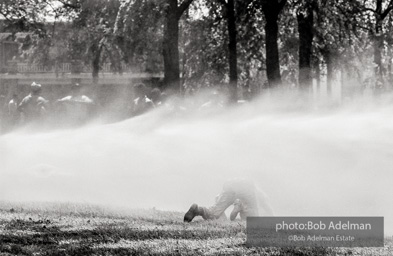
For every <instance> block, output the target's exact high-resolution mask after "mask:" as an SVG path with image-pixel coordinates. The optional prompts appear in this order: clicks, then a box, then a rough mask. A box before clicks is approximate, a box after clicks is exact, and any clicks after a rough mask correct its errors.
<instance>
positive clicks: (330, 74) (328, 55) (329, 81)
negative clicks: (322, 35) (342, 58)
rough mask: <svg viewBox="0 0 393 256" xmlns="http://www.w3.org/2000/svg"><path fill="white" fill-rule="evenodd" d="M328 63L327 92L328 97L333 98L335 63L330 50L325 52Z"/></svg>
mask: <svg viewBox="0 0 393 256" xmlns="http://www.w3.org/2000/svg"><path fill="white" fill-rule="evenodd" d="M325 62H326V90H327V95H328V96H332V80H333V61H332V56H331V52H330V50H327V51H326V52H325Z"/></svg>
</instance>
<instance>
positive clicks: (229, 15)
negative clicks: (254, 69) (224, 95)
mask: <svg viewBox="0 0 393 256" xmlns="http://www.w3.org/2000/svg"><path fill="white" fill-rule="evenodd" d="M220 3H221V4H222V5H223V7H224V10H225V13H226V20H227V30H228V39H229V43H228V52H229V58H228V62H229V88H228V89H229V97H230V101H231V102H236V101H237V39H236V34H237V32H236V13H235V0H227V1H225V0H220Z"/></svg>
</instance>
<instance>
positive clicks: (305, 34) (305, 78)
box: [297, 6, 314, 91]
mask: <svg viewBox="0 0 393 256" xmlns="http://www.w3.org/2000/svg"><path fill="white" fill-rule="evenodd" d="M297 21H298V31H299V87H300V89H302V90H304V91H310V89H311V88H312V77H311V55H312V41H313V36H314V35H313V21H314V15H313V10H312V9H311V6H309V7H308V8H307V14H306V15H304V14H303V13H299V14H298V15H297Z"/></svg>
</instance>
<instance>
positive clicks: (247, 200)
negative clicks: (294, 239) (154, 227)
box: [184, 179, 273, 222]
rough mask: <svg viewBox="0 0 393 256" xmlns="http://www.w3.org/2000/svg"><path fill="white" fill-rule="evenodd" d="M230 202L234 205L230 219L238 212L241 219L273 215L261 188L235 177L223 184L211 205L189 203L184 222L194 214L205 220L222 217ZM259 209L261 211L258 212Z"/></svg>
mask: <svg viewBox="0 0 393 256" xmlns="http://www.w3.org/2000/svg"><path fill="white" fill-rule="evenodd" d="M232 204H233V205H234V207H233V210H232V212H231V214H230V220H235V219H236V216H237V215H238V214H239V213H240V218H241V219H242V220H245V219H246V217H247V216H259V215H260V214H263V215H264V216H272V215H273V210H272V208H271V206H270V204H269V202H268V198H267V196H266V195H265V193H263V191H262V190H260V189H259V188H257V187H256V186H255V184H254V183H253V182H251V181H248V180H245V179H235V180H230V181H227V182H226V183H225V184H224V186H223V190H222V192H221V193H220V194H219V195H218V197H217V199H216V203H215V204H214V205H213V206H211V207H209V208H207V207H202V206H198V205H197V204H193V205H191V207H190V209H189V210H188V212H187V213H186V214H185V215H184V222H191V221H192V220H193V219H194V217H196V216H202V218H203V219H205V220H213V219H218V218H222V216H223V215H224V214H225V213H224V212H225V210H226V209H227V208H228V207H229V206H231V205H232ZM259 209H261V210H262V211H261V212H260V211H259Z"/></svg>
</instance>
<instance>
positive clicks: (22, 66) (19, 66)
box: [8, 61, 141, 74]
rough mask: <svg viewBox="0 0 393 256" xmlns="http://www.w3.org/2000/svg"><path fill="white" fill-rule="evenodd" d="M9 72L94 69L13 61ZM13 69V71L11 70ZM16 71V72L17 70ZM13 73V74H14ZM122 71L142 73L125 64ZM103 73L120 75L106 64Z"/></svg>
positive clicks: (57, 71) (71, 65)
mask: <svg viewBox="0 0 393 256" xmlns="http://www.w3.org/2000/svg"><path fill="white" fill-rule="evenodd" d="M8 67H9V68H8V70H9V71H11V70H12V69H14V70H12V71H13V73H21V74H24V73H76V71H77V72H79V73H91V72H92V68H91V67H90V66H86V65H82V64H79V65H75V64H74V65H73V64H71V63H60V64H57V65H53V66H46V65H37V64H29V63H23V62H17V63H14V62H12V61H9V62H8ZM10 69H11V70H10ZM15 69H16V70H15ZM12 71H11V72H12ZM121 71H122V72H123V73H131V72H132V73H134V72H141V70H140V69H138V68H136V67H130V66H128V65H126V64H124V63H122V64H121ZM100 72H101V73H118V72H119V71H118V70H115V69H114V68H113V66H112V65H111V64H110V63H104V64H102V65H101V66H100Z"/></svg>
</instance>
